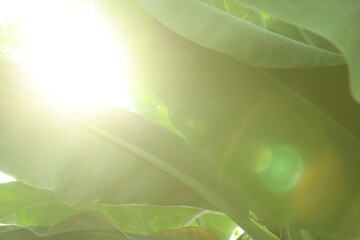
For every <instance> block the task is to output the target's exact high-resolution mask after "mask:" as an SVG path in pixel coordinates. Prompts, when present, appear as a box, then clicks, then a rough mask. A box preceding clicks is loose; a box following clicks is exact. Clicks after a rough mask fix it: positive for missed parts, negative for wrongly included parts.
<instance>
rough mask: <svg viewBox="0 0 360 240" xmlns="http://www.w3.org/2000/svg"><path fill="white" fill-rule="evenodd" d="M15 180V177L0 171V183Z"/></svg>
mask: <svg viewBox="0 0 360 240" xmlns="http://www.w3.org/2000/svg"><path fill="white" fill-rule="evenodd" d="M14 181H16V179H15V178H13V177H10V176H9V175H6V174H5V173H3V172H0V183H7V182H14Z"/></svg>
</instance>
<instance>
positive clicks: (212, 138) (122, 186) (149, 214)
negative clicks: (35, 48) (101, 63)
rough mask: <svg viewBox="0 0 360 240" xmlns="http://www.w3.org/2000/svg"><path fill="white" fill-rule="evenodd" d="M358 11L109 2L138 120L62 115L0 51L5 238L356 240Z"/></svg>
mask: <svg viewBox="0 0 360 240" xmlns="http://www.w3.org/2000/svg"><path fill="white" fill-rule="evenodd" d="M99 5H101V3H100V1H99ZM359 7H360V3H358V1H356V0H347V1H335V0H332V1H330V0H327V1H323V0H318V1H309V0H301V1H295V0H292V1H279V0H271V1H270V0H251V1H250V0H221V1H215V0H213V1H212V0H203V1H196V0H182V1H178V0H123V1H108V2H107V4H106V5H105V4H103V5H101V9H102V11H104V12H106V13H107V15H108V17H109V19H110V20H111V21H112V22H113V24H114V27H115V28H116V29H119V32H121V35H123V36H124V37H125V39H126V41H127V42H128V46H129V51H130V52H131V53H132V56H133V58H134V59H135V61H134V62H135V63H136V68H137V69H136V72H137V74H136V77H135V78H134V81H135V83H134V103H135V111H136V112H137V113H134V112H130V111H128V110H112V111H109V112H105V113H102V114H101V115H98V116H90V117H84V116H82V115H69V114H65V113H63V112H61V111H60V110H54V109H52V108H50V107H49V106H47V105H46V104H44V103H42V102H39V101H37V100H36V99H34V98H33V96H32V95H31V93H30V92H29V91H28V90H27V89H26V86H25V82H24V80H23V69H22V68H21V66H18V65H16V64H14V63H11V62H10V61H9V60H8V59H6V58H4V57H3V56H0V57H1V59H0V60H1V61H0V64H1V68H0V81H1V82H0V84H1V85H0V114H1V118H0V129H1V132H2V137H1V140H0V150H1V151H0V158H1V160H0V170H1V171H3V172H5V173H7V174H9V175H11V176H14V177H16V179H18V181H17V182H13V183H6V184H1V185H0V222H1V223H3V224H6V225H2V226H0V238H1V239H10V240H18V239H31V240H33V239H34V240H35V239H51V240H53V239H71V240H78V239H91V240H92V239H93V240H96V239H109V240H110V239H134V240H158V239H169V240H180V239H182V240H183V239H199V240H202V239H219V240H228V239H229V238H230V236H231V234H232V231H233V230H234V229H235V227H236V226H237V225H239V226H240V227H241V228H242V229H244V230H245V233H244V234H243V235H242V236H240V238H239V239H254V240H275V239H289V240H290V239H296V240H313V239H337V238H342V239H344V238H345V239H355V238H358V237H359V236H360V231H359V228H358V223H359V221H360V217H359V216H360V212H359V209H360V207H359V204H360V201H359V196H360V194H359V190H358V189H359V187H358V183H359V180H360V179H359V177H360V176H359V174H358V169H359V163H358V158H359V156H360V150H359V144H360V141H359V139H360V127H359V124H358V122H359V120H360V111H359V105H358V103H357V102H359V99H360V87H359V84H358V83H359V82H360V74H359V69H360V68H359V64H360V59H359V56H360V54H359V49H360V48H359V47H358V45H357V43H358V42H359V36H360V35H359V34H358V32H357V31H356V30H357V29H356V28H357V27H358V25H359V24H358V22H360V21H358V20H359V14H357V12H356V10H357V9H359ZM6 31H8V30H6ZM6 31H5V27H4V26H3V27H2V28H1V32H0V34H1V36H0V37H1V39H0V40H1V44H2V45H4V46H11V42H10V41H9V38H6V37H5V35H6V34H8V33H6V34H5V32H6ZM14 31H15V30H14ZM4 39H5V40H4ZM2 45H1V46H2ZM12 47H15V45H13V46H12ZM0 50H1V49H0ZM347 69H349V76H348V74H347ZM348 79H349V80H350V83H351V84H350V87H349V86H348V83H347V82H348ZM349 89H351V92H352V94H353V97H354V99H355V100H356V101H357V102H356V101H355V100H354V99H353V98H352V96H351V94H350V91H349Z"/></svg>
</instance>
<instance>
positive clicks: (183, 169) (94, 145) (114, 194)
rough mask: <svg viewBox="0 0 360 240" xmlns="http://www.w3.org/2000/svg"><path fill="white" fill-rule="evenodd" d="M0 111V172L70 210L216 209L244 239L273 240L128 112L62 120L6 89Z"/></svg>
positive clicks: (224, 186)
mask: <svg viewBox="0 0 360 240" xmlns="http://www.w3.org/2000/svg"><path fill="white" fill-rule="evenodd" d="M20 85H21V84H20ZM0 109H1V111H3V113H6V114H4V117H3V118H1V119H0V127H1V129H2V132H3V138H2V139H1V141H0V148H1V149H3V151H1V153H0V154H1V155H0V156H1V158H2V159H3V160H2V161H1V163H0V169H1V170H3V171H4V172H5V173H7V174H9V175H12V176H14V177H16V178H17V179H19V180H22V181H24V182H27V183H30V184H32V185H35V186H37V187H39V188H43V189H46V190H50V191H54V193H55V194H56V196H57V197H59V198H61V199H62V200H63V201H65V202H66V203H67V204H69V205H70V206H72V207H83V206H86V205H90V204H95V203H104V204H132V203H137V204H139V203H152V204H158V205H185V206H193V207H201V208H207V209H214V208H216V209H218V210H219V211H221V212H224V213H226V214H227V215H228V216H229V217H231V218H232V219H233V220H234V221H236V222H237V223H238V224H241V225H242V227H243V228H244V229H245V230H247V231H248V232H249V234H253V235H255V236H259V237H260V238H261V239H274V237H273V236H272V234H271V233H269V232H267V231H263V230H262V229H261V228H260V230H261V231H259V228H258V226H257V225H255V224H253V223H252V222H251V221H249V219H248V216H247V215H248V199H247V197H246V195H243V194H242V192H241V191H239V190H238V189H237V187H236V186H235V185H234V184H233V183H232V182H231V181H230V180H229V179H228V178H227V176H226V175H224V174H223V172H222V171H221V169H220V168H219V167H218V166H217V165H216V164H214V162H212V161H211V160H210V159H208V158H207V157H205V156H204V155H202V154H200V153H199V152H197V151H196V150H195V149H193V148H192V147H191V146H190V145H189V144H188V143H187V142H185V141H184V140H182V139H180V138H179V137H178V136H176V135H174V134H173V133H171V132H168V131H167V130H165V129H164V128H162V127H160V126H158V125H157V124H154V123H151V122H149V121H147V120H146V119H144V118H142V117H140V116H138V115H136V114H134V113H131V112H128V111H126V110H117V111H112V112H108V113H103V114H102V115H101V116H97V117H96V116H88V117H84V116H78V117H76V116H68V115H66V114H64V113H61V112H58V111H56V110H54V109H51V108H50V107H47V106H46V105H43V104H41V103H39V102H37V101H36V100H34V99H32V98H31V95H30V96H29V95H27V94H26V92H24V93H22V92H18V91H17V90H14V89H12V88H11V87H8V86H6V85H5V86H4V85H3V86H1V88H0ZM44 129H46V131H44ZM145 136H146V137H145ZM148 136H151V139H149V137H148ZM200 196H201V197H200ZM234 209H236V211H234Z"/></svg>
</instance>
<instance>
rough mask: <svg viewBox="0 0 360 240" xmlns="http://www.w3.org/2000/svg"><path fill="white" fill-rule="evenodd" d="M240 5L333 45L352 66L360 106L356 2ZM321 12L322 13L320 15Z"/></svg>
mask: <svg viewBox="0 0 360 240" xmlns="http://www.w3.org/2000/svg"><path fill="white" fill-rule="evenodd" d="M236 2H238V3H241V4H246V5H248V6H249V7H252V8H256V9H258V10H262V11H266V12H267V13H269V14H270V15H272V16H274V17H278V18H280V19H282V20H284V21H287V22H290V23H292V24H296V25H298V26H301V27H303V28H305V29H308V30H310V31H312V32H315V33H318V34H319V35H321V36H323V37H325V38H326V39H328V40H329V41H331V42H332V43H334V44H335V45H336V46H337V47H338V48H339V50H340V51H341V52H342V53H343V54H344V56H345V59H346V61H347V63H348V64H349V72H350V83H351V91H352V94H353V96H354V98H355V99H356V100H357V101H358V102H360V70H359V69H360V68H359V64H360V52H359V47H358V42H359V41H360V34H359V33H358V31H357V28H358V22H359V20H360V19H359V14H357V9H358V8H359V7H360V3H359V2H358V1H357V0H348V1H336V0H330V1H328V0H321V1H311V0H306V1H287V2H284V1H279V0H275V1H271V4H270V3H269V1H266V0H255V1H253V0H236ZM319 11H321V13H320V12H319Z"/></svg>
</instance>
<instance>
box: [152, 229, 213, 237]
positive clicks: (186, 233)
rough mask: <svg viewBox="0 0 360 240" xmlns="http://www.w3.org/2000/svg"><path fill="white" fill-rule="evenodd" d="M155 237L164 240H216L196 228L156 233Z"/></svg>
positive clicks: (209, 234)
mask: <svg viewBox="0 0 360 240" xmlns="http://www.w3.org/2000/svg"><path fill="white" fill-rule="evenodd" d="M155 236H156V237H158V238H159V239H165V240H217V238H216V236H214V235H212V234H211V233H209V232H207V231H205V230H204V229H201V228H197V227H187V228H180V229H175V230H172V231H166V232H161V233H157V234H155Z"/></svg>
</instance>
